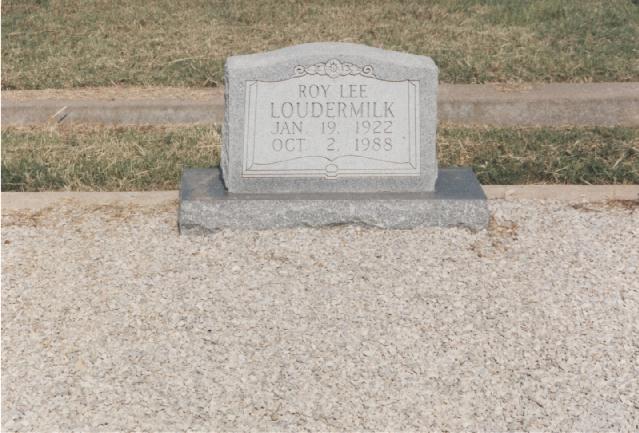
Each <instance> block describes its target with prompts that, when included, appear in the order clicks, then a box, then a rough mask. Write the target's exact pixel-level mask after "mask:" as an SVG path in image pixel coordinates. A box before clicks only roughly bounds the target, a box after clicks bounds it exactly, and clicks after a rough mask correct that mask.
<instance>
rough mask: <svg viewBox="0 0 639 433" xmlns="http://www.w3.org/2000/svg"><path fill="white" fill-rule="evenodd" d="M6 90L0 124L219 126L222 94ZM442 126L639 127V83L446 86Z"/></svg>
mask: <svg viewBox="0 0 639 433" xmlns="http://www.w3.org/2000/svg"><path fill="white" fill-rule="evenodd" d="M96 93H97V94H100V93H101V94H105V95H108V97H104V96H102V97H100V96H99V95H98V97H91V93H90V92H88V91H87V90H86V89H79V90H65V91H59V92H56V91H52V90H47V91H41V92H39V91H6V92H3V93H2V125H3V126H25V125H53V124H89V125H91V124H103V125H173V124H175V125H197V124H212V123H218V124H219V123H221V122H222V121H223V117H224V95H223V94H222V91H221V89H182V90H180V89H175V88H170V89H166V90H164V91H163V90H162V89H158V88H153V89H149V91H148V92H147V93H148V95H149V96H148V97H147V96H145V89H139V88H135V89H133V88H132V89H128V88H114V89H96ZM438 116H439V120H440V122H444V123H450V124H458V125H489V126H561V125H574V126H639V83H585V84H572V83H551V84H527V85H519V86H517V87H516V88H513V87H512V86H511V87H508V86H505V85H496V84H482V85H476V84H461V85H457V84H456V85H450V84H442V85H440V88H439V96H438Z"/></svg>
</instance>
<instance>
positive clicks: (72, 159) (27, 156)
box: [2, 126, 639, 191]
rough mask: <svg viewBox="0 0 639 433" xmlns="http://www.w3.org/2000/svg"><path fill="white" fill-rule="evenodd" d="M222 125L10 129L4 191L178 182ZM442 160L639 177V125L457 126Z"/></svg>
mask: <svg viewBox="0 0 639 433" xmlns="http://www.w3.org/2000/svg"><path fill="white" fill-rule="evenodd" d="M219 150H220V135H219V131H218V130H217V129H215V128H213V127H204V126H202V127H186V128H179V127H171V128H156V127H153V128H151V127H147V128H86V127H85V128H81V127H66V128H62V129H51V130H46V131H43V130H41V129H28V128H27V129H20V128H8V129H5V130H3V131H2V190H3V191H44V190H75V191H134V190H170V189H177V187H178V182H179V178H180V174H181V171H182V168H183V167H185V166H189V167H210V166H214V165H217V164H218V161H219ZM438 159H439V162H440V165H441V166H471V167H473V169H474V170H475V172H476V173H477V175H478V177H479V180H480V182H482V183H483V184H487V185H490V184H527V183H559V184H623V183H625V184H637V183H639V129H637V128H503V129H485V128H455V127H450V126H448V127H441V128H440V129H439V131H438Z"/></svg>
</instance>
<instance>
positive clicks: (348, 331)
mask: <svg viewBox="0 0 639 433" xmlns="http://www.w3.org/2000/svg"><path fill="white" fill-rule="evenodd" d="M491 209H492V211H493V213H494V221H493V223H492V224H491V227H490V229H489V230H487V231H481V232H471V231H468V230H465V229H419V230H410V231H408V230H407V231H385V230H379V229H371V228H360V227H332V228H326V229H321V230H318V229H295V230H291V229H287V230H273V231H261V232H258V231H223V232H219V233H217V234H215V235H213V236H211V237H208V238H195V237H190V238H189V237H186V238H185V237H179V236H178V234H177V232H176V210H175V205H174V203H173V204H171V205H170V206H168V205H167V206H165V207H163V208H161V209H155V210H150V209H149V208H135V207H108V206H102V207H93V208H81V207H77V206H73V205H64V206H61V207H56V208H53V209H47V210H43V211H39V212H36V213H19V212H10V213H5V215H4V216H3V230H2V232H3V245H2V252H3V256H2V289H3V290H2V340H3V341H2V343H3V345H2V409H3V411H2V415H3V417H2V422H3V431H7V432H8V431H14V430H19V431H53V430H56V431H68V430H75V431H131V430H148V431H178V430H200V431H202V430H215V431H229V430H242V431H252V430H262V431H301V430H312V431H335V430H349V431H365V430H366V431H370V430H378V431H379V430H393V431H399V430H406V431H411V430H412V431H414V430H447V431H460V430H492V431H504V430H509V431H512V430H526V431H530V430H534V431H539V430H553V431H637V430H639V269H638V266H639V207H636V205H635V206H634V207H633V206H630V205H629V204H628V203H626V205H622V204H615V205H611V204H608V205H594V204H590V205H583V206H571V205H567V204H562V203H558V202H542V201H499V200H497V201H492V202H491Z"/></svg>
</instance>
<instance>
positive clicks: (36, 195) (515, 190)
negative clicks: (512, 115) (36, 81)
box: [1, 185, 639, 211]
mask: <svg viewBox="0 0 639 433" xmlns="http://www.w3.org/2000/svg"><path fill="white" fill-rule="evenodd" d="M482 188H483V189H484V192H485V193H486V196H487V197H488V199H489V200H500V199H505V200H519V199H529V200H559V201H567V202H598V201H608V200H639V185H484V186H482ZM1 198H2V200H1V204H2V211H17V210H30V211H38V210H41V209H45V208H48V207H50V206H55V205H59V204H61V203H69V202H73V203H76V204H78V205H81V206H113V205H136V206H145V207H149V206H159V205H163V204H167V203H169V202H171V201H176V202H177V200H178V199H179V191H136V192H68V191H62V192H3V193H2V196H1Z"/></svg>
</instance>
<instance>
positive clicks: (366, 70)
mask: <svg viewBox="0 0 639 433" xmlns="http://www.w3.org/2000/svg"><path fill="white" fill-rule="evenodd" d="M304 75H327V76H328V77H330V78H337V77H343V76H346V75H362V76H364V77H371V78H375V74H374V73H373V67H372V66H371V65H365V66H357V65H354V64H353V63H349V62H340V61H339V60H337V59H330V60H328V61H327V62H325V63H316V64H314V65H310V66H301V65H298V66H296V67H295V70H294V72H293V77H301V76H304Z"/></svg>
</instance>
